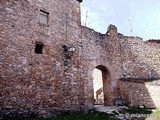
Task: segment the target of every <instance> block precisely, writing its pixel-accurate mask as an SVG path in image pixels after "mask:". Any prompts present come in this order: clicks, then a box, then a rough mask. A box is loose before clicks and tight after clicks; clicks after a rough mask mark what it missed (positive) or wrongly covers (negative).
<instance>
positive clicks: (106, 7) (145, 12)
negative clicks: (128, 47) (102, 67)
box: [81, 0, 160, 40]
mask: <svg viewBox="0 0 160 120" xmlns="http://www.w3.org/2000/svg"><path fill="white" fill-rule="evenodd" d="M81 24H82V25H84V26H87V27H89V28H92V29H94V30H95V31H97V32H100V33H102V34H105V33H106V31H107V27H108V26H109V25H110V24H113V25H115V26H116V27H117V28H118V32H119V33H121V34H124V35H125V36H138V37H141V38H143V40H149V39H160V0H83V2H82V3H81Z"/></svg>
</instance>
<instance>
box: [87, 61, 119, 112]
mask: <svg viewBox="0 0 160 120" xmlns="http://www.w3.org/2000/svg"><path fill="white" fill-rule="evenodd" d="M103 63H105V62H103V61H99V60H97V61H92V62H91V65H89V69H88V78H89V79H88V81H87V82H88V83H87V91H86V94H87V96H88V98H87V101H86V105H87V106H88V108H89V109H91V108H93V107H94V104H97V103H96V102H98V104H104V105H106V106H112V105H114V103H115V100H116V99H117V98H118V83H117V79H116V74H115V72H114V70H113V69H112V68H111V67H110V65H109V64H108V63H105V64H103ZM95 69H98V70H99V71H101V78H102V79H101V80H100V81H101V82H102V83H100V84H101V86H103V88H101V87H99V89H97V88H94V86H95V85H94V83H95V82H94V80H95V76H96V75H95V72H94V70H95ZM98 76H100V74H99V75H98ZM98 79H99V78H98ZM97 82H98V81H97ZM94 89H96V90H97V91H95V90H94ZM101 91H103V93H102V94H101ZM96 92H97V93H98V94H101V95H98V97H99V96H101V100H99V101H97V98H96ZM98 99H99V98H98Z"/></svg>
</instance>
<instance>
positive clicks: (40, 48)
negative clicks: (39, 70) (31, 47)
mask: <svg viewBox="0 0 160 120" xmlns="http://www.w3.org/2000/svg"><path fill="white" fill-rule="evenodd" d="M43 46H44V45H43V43H41V42H36V46H35V53H37V54H42V53H43Z"/></svg>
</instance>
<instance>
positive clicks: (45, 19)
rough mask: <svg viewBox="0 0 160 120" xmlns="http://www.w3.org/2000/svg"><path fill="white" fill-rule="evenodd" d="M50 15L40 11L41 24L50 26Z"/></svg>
mask: <svg viewBox="0 0 160 120" xmlns="http://www.w3.org/2000/svg"><path fill="white" fill-rule="evenodd" d="M48 18H49V13H47V12H45V11H43V10H40V15H39V22H40V23H41V24H43V25H48Z"/></svg>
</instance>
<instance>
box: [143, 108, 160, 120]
mask: <svg viewBox="0 0 160 120" xmlns="http://www.w3.org/2000/svg"><path fill="white" fill-rule="evenodd" d="M146 120H160V109H158V110H155V111H154V112H153V113H151V115H150V116H149V117H147V118H146Z"/></svg>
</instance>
